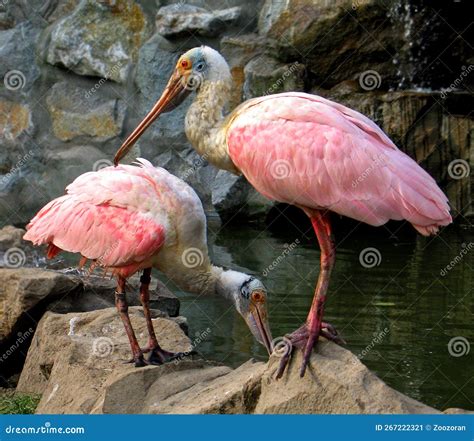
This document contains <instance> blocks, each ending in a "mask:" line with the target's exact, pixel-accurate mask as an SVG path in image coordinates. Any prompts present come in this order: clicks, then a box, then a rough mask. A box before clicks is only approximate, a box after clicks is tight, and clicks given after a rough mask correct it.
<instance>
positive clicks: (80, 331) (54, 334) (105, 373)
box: [17, 307, 192, 413]
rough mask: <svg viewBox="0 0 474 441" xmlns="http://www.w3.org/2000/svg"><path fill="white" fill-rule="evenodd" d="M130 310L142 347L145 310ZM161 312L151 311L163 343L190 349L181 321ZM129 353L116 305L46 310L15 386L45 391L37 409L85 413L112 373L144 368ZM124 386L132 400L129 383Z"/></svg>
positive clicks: (174, 347) (175, 349)
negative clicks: (66, 311) (74, 310)
mask: <svg viewBox="0 0 474 441" xmlns="http://www.w3.org/2000/svg"><path fill="white" fill-rule="evenodd" d="M129 312H130V319H131V322H132V326H133V327H134V329H135V333H136V336H137V338H138V340H139V342H140V344H141V345H142V346H143V347H144V346H145V345H146V343H147V338H148V334H147V332H146V323H145V318H144V316H143V313H142V312H141V309H140V308H135V307H132V308H130V310H129ZM157 316H158V318H156V317H157ZM159 316H160V313H159V312H156V311H155V312H154V317H155V318H154V319H153V323H154V327H155V331H156V333H157V335H158V338H159V341H160V344H161V345H162V346H163V348H164V349H166V350H172V351H177V352H189V351H191V350H192V346H191V343H190V340H189V339H188V338H187V337H186V335H185V334H184V332H183V331H182V330H181V328H180V325H179V322H177V321H176V319H168V318H161V317H159ZM130 356H131V353H130V345H129V342H128V338H127V336H126V334H125V330H124V326H123V323H122V320H121V319H120V317H119V315H118V314H117V311H116V309H115V308H109V309H105V310H99V311H92V312H87V313H77V314H76V313H72V314H55V313H52V312H48V313H47V314H45V315H44V317H43V318H42V319H41V321H40V323H39V324H38V327H37V330H36V333H35V336H34V338H33V341H32V343H31V346H30V349H29V351H28V357H27V360H26V363H25V366H24V368H23V371H22V373H21V377H20V380H19V383H18V388H17V390H18V391H21V392H27V393H39V394H43V399H42V400H41V402H40V404H39V407H38V410H37V411H38V413H52V412H54V413H89V412H90V411H91V410H92V407H93V404H94V403H95V402H96V401H97V398H98V396H99V394H100V392H101V391H102V387H103V386H104V385H105V384H106V381H107V379H108V378H109V377H110V376H111V375H113V374H117V373H118V372H127V371H132V372H142V373H143V371H142V370H136V369H135V368H134V367H133V365H130V364H127V363H124V362H125V361H127V360H128V359H130ZM125 383H127V380H126V381H125ZM125 383H123V384H125ZM124 391H125V390H122V392H124ZM127 391H128V393H126V395H127V396H128V398H129V399H131V400H133V399H134V394H133V393H132V392H133V388H131V389H127ZM122 398H125V397H122Z"/></svg>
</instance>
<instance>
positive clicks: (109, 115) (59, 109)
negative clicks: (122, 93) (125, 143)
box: [46, 82, 125, 141]
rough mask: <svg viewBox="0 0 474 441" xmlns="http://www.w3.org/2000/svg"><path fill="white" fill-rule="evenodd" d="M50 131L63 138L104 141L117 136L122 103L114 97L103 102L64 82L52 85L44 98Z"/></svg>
mask: <svg viewBox="0 0 474 441" xmlns="http://www.w3.org/2000/svg"><path fill="white" fill-rule="evenodd" d="M46 103H47V105H48V111H49V113H50V116H51V122H52V125H53V132H54V134H55V136H56V137H57V138H59V139H60V140H62V141H69V140H71V139H74V138H77V137H79V136H89V137H92V138H95V139H96V140H97V141H106V140H108V139H111V138H114V137H116V136H118V135H119V134H120V133H121V131H122V128H123V121H124V117H125V104H124V102H123V101H122V100H119V99H113V100H109V101H106V102H103V101H102V99H101V98H100V97H99V96H97V95H95V94H93V95H92V96H88V95H87V92H86V93H84V90H83V89H81V88H79V87H71V85H70V84H68V83H67V82H61V83H57V84H55V85H54V86H53V87H52V88H51V90H50V91H49V93H48V96H47V98H46Z"/></svg>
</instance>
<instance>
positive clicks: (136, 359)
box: [125, 353, 147, 367]
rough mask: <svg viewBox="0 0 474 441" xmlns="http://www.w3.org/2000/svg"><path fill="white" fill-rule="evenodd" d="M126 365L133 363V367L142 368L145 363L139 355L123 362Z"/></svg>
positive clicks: (141, 354) (141, 355)
mask: <svg viewBox="0 0 474 441" xmlns="http://www.w3.org/2000/svg"><path fill="white" fill-rule="evenodd" d="M128 363H134V364H135V367H144V366H146V365H147V362H146V361H145V359H144V358H143V353H140V354H139V355H134V356H133V357H132V358H130V359H129V360H127V361H125V364H128Z"/></svg>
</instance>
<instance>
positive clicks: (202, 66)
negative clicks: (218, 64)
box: [196, 63, 204, 72]
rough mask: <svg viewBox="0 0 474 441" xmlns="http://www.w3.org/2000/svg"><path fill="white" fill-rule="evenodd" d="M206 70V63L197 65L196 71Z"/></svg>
mask: <svg viewBox="0 0 474 441" xmlns="http://www.w3.org/2000/svg"><path fill="white" fill-rule="evenodd" d="M203 69H204V63H198V64H196V70H197V71H199V72H200V71H202V70H203Z"/></svg>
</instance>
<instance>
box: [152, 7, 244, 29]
mask: <svg viewBox="0 0 474 441" xmlns="http://www.w3.org/2000/svg"><path fill="white" fill-rule="evenodd" d="M240 15H241V8H240V7H233V8H227V9H221V10H213V11H208V10H207V9H204V8H200V7H198V6H193V5H188V4H185V3H176V4H172V5H168V6H163V7H162V8H160V9H159V11H158V13H157V14H156V30H157V32H158V33H159V34H161V35H163V36H164V37H168V38H170V37H178V36H183V35H189V34H191V35H192V34H198V35H203V36H207V37H213V36H216V35H218V34H219V33H220V32H222V31H223V30H224V28H225V27H226V26H229V25H232V24H235V23H236V22H237V21H238V19H239V18H240Z"/></svg>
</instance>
